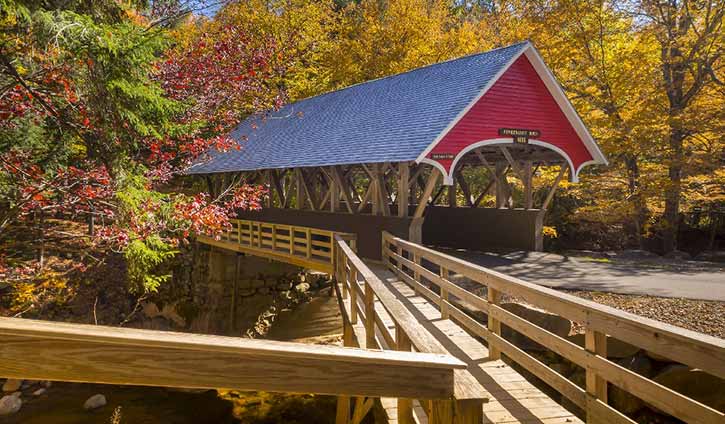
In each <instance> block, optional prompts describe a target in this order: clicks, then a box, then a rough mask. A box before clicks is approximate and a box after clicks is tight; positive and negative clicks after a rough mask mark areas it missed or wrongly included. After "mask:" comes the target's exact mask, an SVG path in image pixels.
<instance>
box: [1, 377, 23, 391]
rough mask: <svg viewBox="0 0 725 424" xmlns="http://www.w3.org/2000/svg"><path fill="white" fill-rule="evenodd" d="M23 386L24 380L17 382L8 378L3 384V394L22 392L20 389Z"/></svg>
mask: <svg viewBox="0 0 725 424" xmlns="http://www.w3.org/2000/svg"><path fill="white" fill-rule="evenodd" d="M22 385H23V380H15V379H13V378H8V379H7V380H6V381H5V384H3V392H17V391H18V390H20V387H21V386H22Z"/></svg>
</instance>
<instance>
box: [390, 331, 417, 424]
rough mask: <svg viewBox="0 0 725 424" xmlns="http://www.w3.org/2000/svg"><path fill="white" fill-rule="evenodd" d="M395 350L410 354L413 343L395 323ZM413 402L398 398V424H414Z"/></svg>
mask: <svg viewBox="0 0 725 424" xmlns="http://www.w3.org/2000/svg"><path fill="white" fill-rule="evenodd" d="M395 345H396V346H395V348H396V350H400V351H403V352H410V350H411V347H412V346H411V343H410V339H409V338H408V335H407V334H405V332H404V331H403V330H402V329H401V328H400V325H398V323H395ZM414 422H415V421H414V420H413V401H412V400H411V399H403V398H398V424H414Z"/></svg>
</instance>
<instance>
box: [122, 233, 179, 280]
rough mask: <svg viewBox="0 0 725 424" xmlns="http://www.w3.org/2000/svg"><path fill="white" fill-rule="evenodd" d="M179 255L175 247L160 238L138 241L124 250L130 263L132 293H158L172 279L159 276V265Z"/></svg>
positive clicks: (134, 241)
mask: <svg viewBox="0 0 725 424" xmlns="http://www.w3.org/2000/svg"><path fill="white" fill-rule="evenodd" d="M176 253H178V252H177V251H176V250H175V249H174V248H173V246H171V245H170V244H169V243H167V242H164V241H163V240H162V239H161V238H160V237H159V236H150V237H147V238H145V239H143V240H142V239H136V240H133V241H132V242H131V243H129V244H128V246H126V249H124V257H125V258H126V260H127V261H128V279H129V282H130V284H131V286H130V289H131V291H132V292H136V293H143V292H156V291H157V290H158V288H159V286H160V285H161V284H162V283H163V282H165V281H167V280H168V279H169V278H171V275H170V274H163V275H157V274H156V273H155V271H156V269H157V268H158V266H159V265H161V264H162V263H164V261H166V260H167V259H170V258H172V257H173V256H174V255H175V254H176Z"/></svg>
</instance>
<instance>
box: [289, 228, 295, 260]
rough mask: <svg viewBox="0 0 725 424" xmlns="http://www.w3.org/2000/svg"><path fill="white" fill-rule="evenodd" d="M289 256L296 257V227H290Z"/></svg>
mask: <svg viewBox="0 0 725 424" xmlns="http://www.w3.org/2000/svg"><path fill="white" fill-rule="evenodd" d="M289 254H290V256H294V255H295V227H294V226H293V225H291V226H290V227H289Z"/></svg>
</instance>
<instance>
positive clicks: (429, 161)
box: [421, 158, 453, 185]
mask: <svg viewBox="0 0 725 424" xmlns="http://www.w3.org/2000/svg"><path fill="white" fill-rule="evenodd" d="M421 162H423V163H427V164H428V165H431V166H434V167H436V168H438V170H439V171H441V175H443V185H451V184H453V178H452V177H450V176H449V175H448V172H446V168H444V167H443V165H441V164H440V163H438V162H437V161H435V160H433V159H428V158H423V160H421ZM451 169H453V168H451ZM449 180H450V182H448V181H449Z"/></svg>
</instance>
